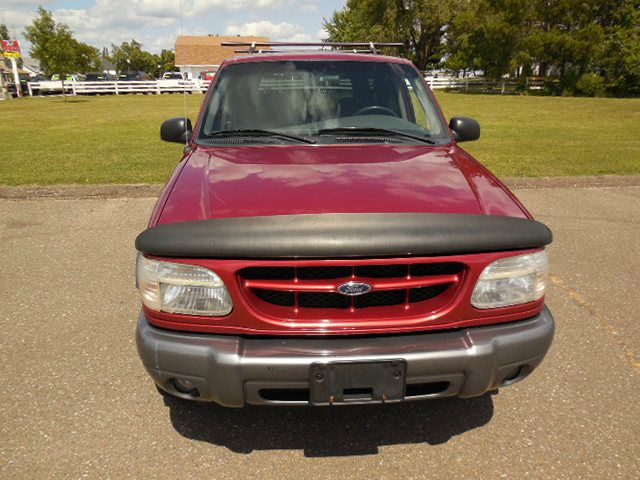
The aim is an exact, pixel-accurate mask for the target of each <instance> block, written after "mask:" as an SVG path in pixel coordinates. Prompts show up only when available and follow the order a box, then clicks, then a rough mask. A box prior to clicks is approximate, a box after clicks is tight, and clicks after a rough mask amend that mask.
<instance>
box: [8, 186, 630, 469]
mask: <svg viewBox="0 0 640 480" xmlns="http://www.w3.org/2000/svg"><path fill="white" fill-rule="evenodd" d="M516 193H517V194H518V196H519V197H520V199H521V200H523V202H524V203H525V204H526V205H527V206H528V207H529V208H530V210H531V211H532V212H533V213H534V215H535V216H536V217H537V218H538V219H540V220H542V221H543V222H545V223H547V224H548V225H549V226H550V227H551V228H552V230H553V231H554V234H555V242H554V244H553V245H552V247H551V248H550V254H551V261H552V266H551V271H552V275H551V282H550V290H549V293H548V297H547V298H548V302H547V303H548V305H549V306H550V308H551V310H552V312H553V313H554V315H555V318H556V321H557V332H556V338H555V341H554V344H553V346H552V348H551V350H550V352H549V354H548V356H547V358H546V360H545V361H544V362H543V364H542V365H541V367H540V368H539V369H538V370H537V371H536V372H534V373H533V374H532V375H531V376H530V377H529V378H528V379H527V380H525V381H524V382H521V383H518V384H516V385H514V386H512V387H509V388H505V389H502V390H501V391H500V392H499V394H497V395H489V394H487V395H485V396H482V397H479V398H475V399H466V400H462V399H442V400H436V401H430V402H418V403H407V404H400V405H391V406H368V407H355V406H354V407H340V408H274V407H261V408H256V407H252V408H245V409H239V410H234V409H225V408H222V407H217V406H214V405H206V404H195V403H190V402H185V401H180V400H175V399H171V398H167V397H163V396H162V395H160V394H159V393H158V392H157V391H156V389H155V387H154V385H153V383H152V382H151V380H150V379H149V377H148V376H147V374H146V373H145V371H144V369H143V368H142V365H141V364H140V361H139V360H138V357H137V354H136V349H135V341H134V331H135V323H136V319H137V314H138V311H139V301H138V296H137V291H136V290H135V287H134V259H135V251H134V247H133V240H134V238H135V236H136V235H137V233H139V232H140V231H141V230H142V229H143V228H144V226H145V224H146V222H147V219H148V216H149V213H150V211H151V209H152V207H153V204H154V199H153V198H89V199H55V198H38V199H1V200H0V259H1V261H0V326H1V327H2V337H0V338H1V343H0V365H1V370H0V371H1V372H2V375H1V377H0V379H1V380H2V381H1V382H0V405H1V407H0V478H81V477H83V478H84V477H88V478H126V477H134V478H178V477H180V478H192V477H198V478H212V479H224V478H241V479H245V478H262V479H271V478H278V479H280V478H296V479H298V478H305V479H312V478H328V477H331V478H336V479H337V478H402V479H411V478H473V479H479V478H514V479H522V478H535V479H542V478H544V479H555V478H567V479H578V478H589V479H591V478H594V479H605V478H606V479H610V478H628V479H637V478H640V401H639V398H640V355H639V353H640V329H639V328H638V323H639V321H640V314H639V312H640V295H638V285H640V255H639V254H638V252H639V251H640V187H637V186H626V187H606V188H548V189H547V188H537V189H522V190H517V191H516Z"/></svg>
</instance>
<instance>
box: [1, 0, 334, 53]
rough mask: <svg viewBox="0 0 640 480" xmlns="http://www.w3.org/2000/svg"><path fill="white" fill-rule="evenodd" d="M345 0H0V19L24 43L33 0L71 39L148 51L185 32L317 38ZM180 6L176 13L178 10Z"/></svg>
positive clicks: (172, 41)
mask: <svg viewBox="0 0 640 480" xmlns="http://www.w3.org/2000/svg"><path fill="white" fill-rule="evenodd" d="M344 3H345V0H39V1H31V0H0V23H4V24H6V25H7V27H8V29H9V33H10V34H11V35H17V39H18V40H20V43H21V46H22V50H23V55H24V56H29V54H28V48H29V45H28V43H26V40H25V39H24V36H23V34H22V32H23V31H24V27H25V26H26V25H28V24H30V23H31V19H32V18H33V17H34V15H35V13H36V11H37V9H38V5H42V6H43V7H44V8H45V9H47V10H49V11H51V12H53V15H54V18H55V19H56V21H59V22H63V23H66V24H67V25H68V26H69V27H70V28H71V30H72V32H73V33H74V36H75V38H76V39H78V40H80V41H81V42H86V43H88V44H90V45H93V46H95V47H98V48H102V47H110V46H111V44H112V43H115V44H119V43H121V42H123V41H129V40H131V39H135V40H137V41H139V42H141V43H142V44H143V48H144V49H146V50H149V51H151V52H153V53H157V52H159V51H160V50H161V49H163V48H167V49H174V48H175V40H176V37H177V36H178V35H180V33H181V32H184V34H185V35H206V34H220V35H238V34H240V35H265V36H268V37H270V38H271V40H273V41H276V40H280V41H318V40H320V39H321V38H322V37H323V36H324V30H323V29H322V23H323V18H327V19H328V18H330V17H331V14H332V13H333V12H334V11H335V10H339V9H341V8H342V7H343V6H344ZM181 11H182V14H181Z"/></svg>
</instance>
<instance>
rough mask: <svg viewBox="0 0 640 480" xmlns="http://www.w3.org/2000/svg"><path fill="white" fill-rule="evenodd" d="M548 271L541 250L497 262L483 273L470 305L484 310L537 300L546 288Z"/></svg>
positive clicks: (543, 253)
mask: <svg viewBox="0 0 640 480" xmlns="http://www.w3.org/2000/svg"><path fill="white" fill-rule="evenodd" d="M547 270H548V260H547V252H545V251H544V250H542V251H540V252H536V253H528V254H526V255H518V256H515V257H509V258H502V259H500V260H496V261H495V262H492V263H491V264H489V265H488V266H487V267H486V268H485V269H484V270H483V271H482V274H481V275H480V278H479V279H478V283H476V288H475V289H474V290H473V295H472V296H471V304H472V305H473V306H474V307H476V308H482V309H485V308H497V307H506V306H508V305H519V304H521V303H527V302H532V301H534V300H538V299H540V298H542V297H543V295H544V292H545V289H546V286H547Z"/></svg>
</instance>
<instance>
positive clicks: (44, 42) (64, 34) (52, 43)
mask: <svg viewBox="0 0 640 480" xmlns="http://www.w3.org/2000/svg"><path fill="white" fill-rule="evenodd" d="M24 35H25V37H26V39H27V40H29V42H30V43H31V49H30V50H29V53H30V54H31V56H32V57H33V58H35V59H36V60H38V61H39V62H40V68H42V70H43V71H44V73H45V75H47V76H49V75H53V74H57V75H59V76H60V79H62V80H64V79H65V78H66V77H67V75H69V74H71V73H73V72H74V71H75V70H76V66H77V64H76V62H77V54H76V47H77V44H78V42H77V41H76V40H75V39H74V38H73V35H72V34H71V30H69V27H68V26H66V25H65V24H63V23H57V22H56V21H55V20H54V19H53V15H52V14H51V12H48V11H47V10H45V9H44V8H42V7H38V15H37V16H36V17H35V18H34V19H33V20H32V22H31V25H29V26H27V27H26V29H25V33H24Z"/></svg>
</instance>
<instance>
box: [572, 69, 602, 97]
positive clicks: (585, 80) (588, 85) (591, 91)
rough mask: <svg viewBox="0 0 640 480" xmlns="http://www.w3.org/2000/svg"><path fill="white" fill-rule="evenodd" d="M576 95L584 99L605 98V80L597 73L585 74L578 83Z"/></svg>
mask: <svg viewBox="0 0 640 480" xmlns="http://www.w3.org/2000/svg"><path fill="white" fill-rule="evenodd" d="M576 93H577V94H578V95H582V96H584V97H604V95H605V93H606V87H605V80H604V78H603V77H601V76H600V75H599V74H597V73H585V74H584V75H582V76H581V77H580V79H579V80H578V82H577V83H576Z"/></svg>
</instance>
